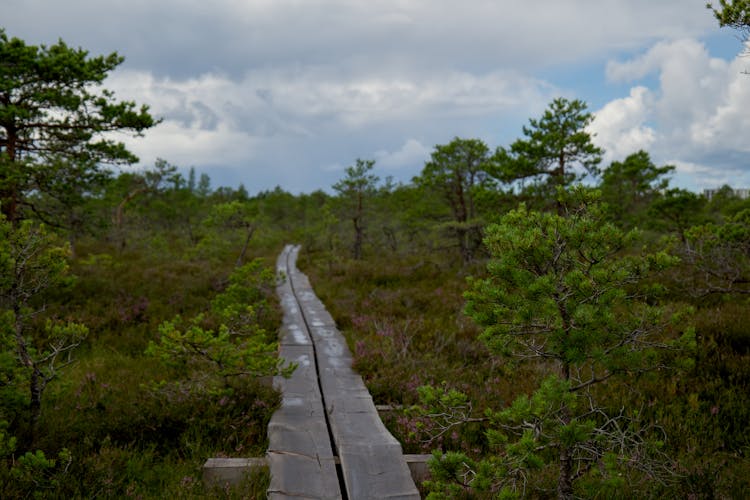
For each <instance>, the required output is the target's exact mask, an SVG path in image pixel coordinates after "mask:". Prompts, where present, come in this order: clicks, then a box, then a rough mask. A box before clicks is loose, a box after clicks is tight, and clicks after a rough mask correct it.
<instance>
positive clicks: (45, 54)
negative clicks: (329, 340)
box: [0, 32, 750, 498]
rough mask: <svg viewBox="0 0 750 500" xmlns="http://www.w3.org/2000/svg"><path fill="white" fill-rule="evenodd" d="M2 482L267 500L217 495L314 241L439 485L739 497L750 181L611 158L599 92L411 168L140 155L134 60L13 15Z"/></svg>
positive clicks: (3, 131)
mask: <svg viewBox="0 0 750 500" xmlns="http://www.w3.org/2000/svg"><path fill="white" fill-rule="evenodd" d="M0 60H2V61H3V63H2V64H0V209H1V210H2V216H0V490H1V491H3V497H4V498H27V497H35V498H36V497H38V498H81V497H86V498H89V497H107V498H128V497H136V498H162V497H165V496H174V497H177V498H205V497H224V498H232V497H243V498H247V497H264V496H265V487H266V484H267V479H268V478H267V477H263V475H262V474H259V475H257V476H254V477H251V478H249V479H248V481H247V483H246V484H243V485H242V486H241V487H240V488H239V489H213V490H212V489H211V487H210V486H205V485H203V484H202V482H201V480H200V467H201V465H202V464H203V462H204V461H205V460H206V459H207V458H209V457H212V456H261V455H263V454H264V453H265V448H266V445H267V443H266V435H265V432H266V425H267V422H268V420H269V418H270V416H271V414H272V412H273V410H274V409H275V407H276V406H277V405H278V402H279V395H278V394H277V393H276V392H275V391H274V390H273V389H271V388H270V387H269V386H268V384H267V383H263V381H264V380H266V379H267V378H268V376H270V375H274V374H278V373H280V372H283V371H284V367H283V366H280V365H279V363H278V360H277V358H276V354H275V353H276V346H275V340H276V331H277V329H278V326H279V323H280V312H279V308H278V304H277V303H276V298H275V295H274V287H275V282H276V281H275V280H276V278H275V276H274V273H273V271H272V269H273V261H274V258H275V256H276V254H277V253H278V252H279V251H280V249H281V248H282V246H283V244H284V243H285V242H297V243H300V244H301V245H302V246H303V253H302V255H301V260H300V265H301V266H302V267H303V270H304V271H305V272H306V273H308V275H309V276H310V277H311V280H312V282H313V284H314V286H315V288H316V291H317V292H318V294H319V295H320V296H321V298H322V300H323V301H324V302H325V303H326V304H327V305H328V307H329V309H330V310H331V312H332V314H333V315H334V317H335V318H336V320H337V323H338V325H339V327H340V328H341V329H342V331H343V332H344V333H345V335H346V336H347V340H348V341H349V344H350V348H351V350H352V352H353V353H354V363H355V368H356V369H357V370H358V371H359V372H360V373H361V374H362V375H363V377H364V379H365V381H366V383H367V385H368V387H369V389H370V391H371V393H372V395H373V397H374V398H375V400H376V403H379V404H387V405H390V407H391V408H392V410H391V411H388V412H386V413H385V414H384V419H385V420H386V422H387V425H388V426H389V427H390V429H391V430H392V432H393V433H394V434H395V435H396V436H397V437H398V438H399V439H400V441H401V442H402V443H403V446H404V451H405V452H407V453H424V452H431V453H433V458H432V460H431V462H430V467H431V471H432V478H431V480H430V481H429V482H428V483H426V484H424V485H422V486H421V487H422V491H423V493H424V494H425V495H429V496H430V497H431V498H444V497H447V498H495V497H501V498H514V497H554V496H557V497H559V498H574V497H592V498H618V497H619V498H641V497H670V498H714V497H723V498H741V497H746V496H747V495H748V492H749V491H750V463H749V462H748V452H750V440H749V438H748V435H747V422H748V421H750V393H749V392H748V390H747V388H748V386H749V385H750V368H748V367H750V330H748V328H747V325H748V324H750V308H748V307H747V305H748V304H747V300H748V298H747V297H748V295H749V294H750V200H745V199H741V198H739V197H737V196H735V194H734V191H733V190H732V189H731V188H729V187H725V188H723V189H721V190H719V191H718V192H717V193H715V194H714V195H713V196H712V197H711V198H710V199H708V198H706V197H704V196H702V195H697V194H694V193H691V192H688V191H685V190H681V189H678V188H675V187H672V186H671V185H670V179H669V176H670V173H671V172H672V170H673V167H671V166H669V165H662V166H659V165H655V164H654V163H653V162H652V160H651V158H650V156H649V154H648V152H646V151H634V152H633V154H631V155H630V156H628V157H627V158H625V159H624V160H622V161H617V162H614V163H611V164H609V165H602V163H601V155H602V151H601V150H600V149H599V148H597V147H595V146H594V144H593V143H592V140H591V137H590V136H589V134H588V133H587V132H586V126H587V124H588V123H589V121H590V120H591V115H590V113H589V112H588V111H587V107H586V104H585V102H583V101H580V100H567V99H562V98H561V99H556V100H554V101H553V102H552V103H550V105H549V107H548V108H547V110H546V111H545V112H544V114H543V115H542V116H541V117H535V118H532V119H530V121H529V124H528V126H527V127H524V128H523V129H522V130H521V131H519V136H520V137H521V138H519V139H518V140H517V141H515V142H514V143H512V144H510V145H507V146H498V147H493V146H490V145H488V144H485V143H484V142H482V141H481V140H478V139H467V138H455V139H454V140H452V141H451V142H450V143H448V144H444V145H437V146H436V147H435V149H434V151H433V153H432V155H431V158H430V160H429V161H428V162H427V163H426V164H425V166H424V168H423V170H422V171H421V173H420V175H418V176H417V177H415V178H414V179H413V180H412V181H411V182H409V183H402V184H395V183H393V182H392V181H391V180H390V179H380V178H379V177H378V176H377V165H376V164H375V163H374V161H372V160H363V159H357V160H355V161H354V164H353V165H352V166H351V167H350V168H348V169H347V170H346V172H345V174H344V176H343V177H342V179H341V180H340V181H339V182H337V183H336V184H335V185H333V186H332V189H331V190H330V192H323V191H316V192H312V193H309V194H299V195H292V194H290V193H287V192H285V191H284V190H282V189H281V188H277V189H275V190H272V191H265V192H261V193H258V194H255V195H250V194H249V193H248V192H247V191H246V190H245V189H244V188H243V187H242V186H240V187H238V188H227V187H218V188H216V187H213V186H212V185H211V180H210V178H209V177H208V176H207V175H205V174H200V175H198V174H196V172H195V171H194V170H192V169H191V170H190V171H189V174H182V173H180V171H179V170H178V169H177V167H176V166H174V165H171V164H169V163H168V162H167V161H163V160H160V161H158V162H157V163H156V164H155V165H153V166H152V167H150V168H148V169H141V170H135V169H131V168H128V167H124V168H122V169H112V168H108V167H105V165H106V164H107V163H115V164H125V165H127V164H129V163H132V162H134V161H135V160H136V158H135V157H134V156H133V155H132V154H131V153H129V152H128V151H127V150H126V149H125V148H124V146H123V145H122V144H119V143H117V142H113V141H112V140H111V137H112V136H111V135H110V134H108V132H111V131H121V132H131V133H135V134H140V133H148V132H147V129H148V128H150V127H152V126H154V125H156V124H157V123H158V120H156V119H154V118H153V117H152V116H151V115H150V114H149V111H148V109H147V108H144V107H141V108H138V107H137V106H136V104H135V103H129V102H119V101H117V100H116V98H115V96H114V95H113V94H111V93H109V92H107V91H106V90H105V89H103V88H101V86H100V84H101V82H102V81H103V80H104V77H105V76H106V74H107V73H108V72H109V71H111V70H112V69H113V68H115V67H116V66H117V65H118V64H119V63H120V62H121V58H120V57H119V56H117V55H116V54H112V55H110V56H105V57H90V56H89V55H88V54H87V53H85V52H84V51H82V50H80V49H72V48H70V47H67V46H66V45H65V44H64V43H62V42H60V43H59V44H56V45H54V46H51V47H33V46H28V45H26V44H25V43H24V42H23V41H21V40H18V39H15V38H9V37H8V36H6V35H5V33H3V32H0Z"/></svg>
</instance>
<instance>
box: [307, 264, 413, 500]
mask: <svg viewBox="0 0 750 500" xmlns="http://www.w3.org/2000/svg"><path fill="white" fill-rule="evenodd" d="M294 279H295V282H294V290H295V293H296V296H297V298H298V299H299V304H300V307H301V308H302V313H303V316H304V318H305V321H306V323H307V326H308V329H309V330H308V331H309V333H310V335H311V338H312V339H313V343H314V345H315V353H316V362H317V368H318V376H319V379H320V387H321V389H322V391H323V396H324V401H325V404H326V411H327V413H328V424H329V426H330V428H331V434H332V435H333V439H334V441H335V445H336V450H337V454H338V457H339V462H340V464H341V470H342V474H343V476H344V482H345V485H346V490H347V494H348V496H349V498H352V499H370V498H372V499H376V498H393V499H401V498H403V499H418V498H419V492H418V490H417V488H416V486H415V485H414V481H413V479H412V477H411V472H410V470H409V467H408V465H407V464H406V460H405V459H404V456H403V452H402V449H401V445H400V443H399V442H398V441H397V440H396V439H395V438H394V437H393V435H391V433H390V432H389V431H388V429H386V427H385V425H383V422H382V420H380V416H379V415H378V412H377V409H376V408H375V404H374V403H373V400H372V397H371V396H370V393H369V391H368V390H367V387H366V386H365V384H364V382H363V381H362V377H360V376H359V375H358V374H356V373H355V372H354V371H353V370H352V368H351V365H352V356H351V352H350V351H349V348H348V346H347V345H346V340H345V339H344V336H343V335H342V334H341V332H340V331H339V330H338V329H337V328H336V325H335V322H334V321H333V318H332V317H331V315H330V314H329V313H328V311H327V310H326V309H325V306H324V305H323V304H322V302H320V300H319V299H318V298H317V297H316V296H315V294H314V293H313V291H312V288H309V282H308V281H307V280H306V279H304V280H299V281H298V280H297V278H296V275H295V278H294Z"/></svg>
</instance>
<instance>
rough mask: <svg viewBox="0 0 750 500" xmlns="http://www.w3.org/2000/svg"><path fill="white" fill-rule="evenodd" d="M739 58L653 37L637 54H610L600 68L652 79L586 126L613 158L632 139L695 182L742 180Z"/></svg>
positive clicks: (747, 89) (627, 77)
mask: <svg viewBox="0 0 750 500" xmlns="http://www.w3.org/2000/svg"><path fill="white" fill-rule="evenodd" d="M746 62H747V61H746V59H744V58H743V57H741V56H738V57H736V58H735V59H734V60H732V61H725V60H722V59H718V58H714V57H711V56H710V54H709V52H708V50H707V49H706V47H705V46H704V45H703V44H702V43H700V42H698V41H697V40H691V39H681V40H675V41H671V42H660V43H657V44H656V45H654V46H653V47H652V48H651V49H649V50H648V51H646V52H645V53H644V54H642V55H639V56H636V57H633V58H631V59H629V60H626V61H617V62H610V63H608V65H607V76H608V78H609V79H610V80H613V81H620V82H630V81H638V80H641V79H643V78H646V77H650V76H652V75H654V76H656V77H658V87H657V88H654V89H647V88H646V87H644V86H642V85H637V86H635V87H633V88H632V89H631V91H630V95H629V96H628V97H625V98H621V99H616V100H613V101H611V102H610V103H608V104H606V105H605V106H604V107H603V108H602V109H601V110H600V111H599V112H597V114H596V120H595V121H594V123H593V125H592V130H595V131H596V132H597V133H598V139H599V140H600V143H601V144H603V145H604V146H605V147H607V148H608V149H609V150H610V151H611V156H612V157H613V158H614V159H619V158H621V157H622V156H624V155H626V154H629V153H630V152H633V150H634V149H633V146H638V147H643V148H644V149H646V150H647V151H649V152H651V153H652V157H654V158H655V160H656V161H657V162H662V163H673V164H676V165H677V166H678V172H677V174H678V175H677V178H678V180H679V181H680V182H682V183H683V184H690V185H692V186H694V187H695V188H696V189H702V187H704V186H716V185H721V184H724V183H730V184H733V185H734V184H736V183H737V182H746V181H747V178H746V177H744V176H742V175H739V172H742V171H747V170H750V164H749V163H748V161H747V152H750V140H749V139H748V138H749V137H750V113H748V112H747V110H749V109H750V77H748V76H747V75H745V74H743V73H742V69H743V68H744V66H745V64H746Z"/></svg>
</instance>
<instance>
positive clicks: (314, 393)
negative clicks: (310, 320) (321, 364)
mask: <svg viewBox="0 0 750 500" xmlns="http://www.w3.org/2000/svg"><path fill="white" fill-rule="evenodd" d="M293 252H294V249H293V248H292V247H287V248H285V249H284V252H282V254H281V255H280V256H279V259H278V261H277V269H279V270H284V274H287V272H286V271H285V270H286V268H287V258H288V257H289V256H290V255H291V254H292V253H293ZM287 278H288V276H287ZM277 292H278V294H279V297H280V298H281V303H282V308H283V310H284V318H283V326H282V330H281V336H280V346H279V355H280V357H281V358H283V359H284V360H286V361H289V362H294V363H296V364H297V369H296V370H295V371H294V373H293V374H292V376H291V377H289V378H283V377H275V379H274V384H275V385H276V387H277V388H278V389H279V390H280V391H281V393H282V401H281V407H280V408H279V409H278V410H277V411H276V412H275V413H274V414H273V416H272V417H271V421H270V422H269V424H268V441H269V446H268V452H267V455H268V464H269V468H270V472H271V484H270V487H269V489H268V497H269V498H274V499H281V498H323V499H340V498H341V490H340V487H339V480H338V476H337V473H336V464H335V458H334V455H333V450H332V445H331V439H330V434H329V432H328V424H327V422H326V415H325V409H324V408H323V400H322V396H321V393H320V388H319V385H318V381H317V369H316V360H315V354H314V349H313V346H312V342H311V338H310V336H309V334H308V333H307V327H306V325H305V323H304V318H303V316H302V312H301V311H300V310H299V307H298V306H297V301H296V299H295V298H294V295H293V290H292V287H291V285H290V282H289V279H285V280H283V281H282V282H281V283H280V284H279V286H278V288H277Z"/></svg>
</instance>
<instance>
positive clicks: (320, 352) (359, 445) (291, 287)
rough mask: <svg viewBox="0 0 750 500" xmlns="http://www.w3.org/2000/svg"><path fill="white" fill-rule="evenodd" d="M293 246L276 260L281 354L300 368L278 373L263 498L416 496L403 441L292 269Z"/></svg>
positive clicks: (307, 285) (304, 278)
mask: <svg viewBox="0 0 750 500" xmlns="http://www.w3.org/2000/svg"><path fill="white" fill-rule="evenodd" d="M298 252H299V247H298V246H292V245H287V246H286V247H285V248H284V251H283V252H282V253H281V255H280V256H279V258H278V261H277V269H278V272H279V275H280V276H282V277H283V281H282V282H281V284H280V285H279V286H278V294H279V297H280V299H281V304H282V307H283V310H284V322H283V325H282V330H281V336H280V355H281V357H282V358H283V359H285V360H287V361H289V362H293V363H296V364H297V369H296V370H295V372H294V374H293V375H292V376H291V377H290V378H288V379H285V378H282V377H277V378H276V379H275V384H276V385H277V387H278V388H279V389H280V390H281V392H282V403H281V407H280V408H279V409H278V410H277V411H276V413H275V414H274V415H273V417H272V418H271V422H270V423H269V426H268V437H269V448H268V463H269V467H270V471H271V484H270V487H269V490H268V497H269V498H273V499H281V498H325V499H334V498H344V499H352V500H355V499H356V500H358V499H370V498H372V499H376V498H382V499H397V498H398V499H401V498H403V499H418V498H419V492H418V490H417V488H416V486H415V484H414V481H413V480H412V477H411V473H410V471H409V468H408V466H407V464H406V460H405V459H404V456H403V452H402V449H401V445H400V443H399V442H398V441H397V440H396V439H395V438H394V437H393V436H392V435H391V433H390V432H388V430H387V429H386V428H385V426H384V425H383V422H382V421H381V420H380V417H379V415H378V412H377V410H376V408H375V405H374V403H373V400H372V397H371V396H370V393H369V392H368V391H367V388H366V387H365V385H364V383H363V382H362V378H361V377H360V376H359V375H357V374H356V373H355V372H354V371H353V370H352V368H351V362H352V357H351V353H350V352H349V348H348V347H347V345H346V341H345V340H344V337H343V335H342V334H341V332H339V331H338V330H337V328H336V325H335V323H334V321H333V318H332V317H331V315H330V314H329V313H328V312H327V311H326V309H325V307H324V306H323V304H322V303H321V302H320V300H319V299H318V298H317V297H316V296H315V293H314V292H313V290H312V287H311V286H310V282H309V280H308V279H307V276H305V275H304V274H303V273H301V272H299V270H297V267H296V261H297V255H298ZM337 462H338V464H339V465H337Z"/></svg>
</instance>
